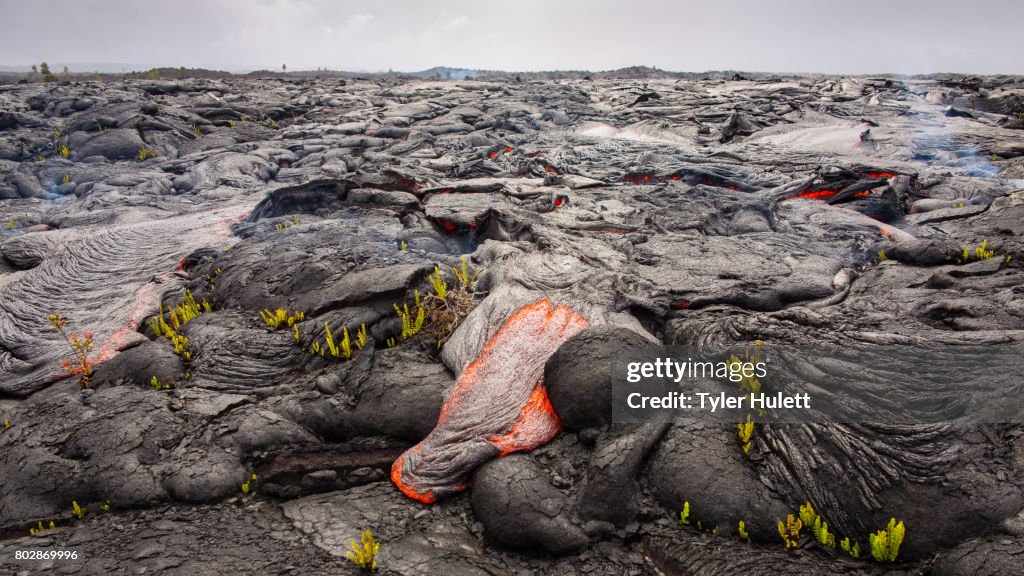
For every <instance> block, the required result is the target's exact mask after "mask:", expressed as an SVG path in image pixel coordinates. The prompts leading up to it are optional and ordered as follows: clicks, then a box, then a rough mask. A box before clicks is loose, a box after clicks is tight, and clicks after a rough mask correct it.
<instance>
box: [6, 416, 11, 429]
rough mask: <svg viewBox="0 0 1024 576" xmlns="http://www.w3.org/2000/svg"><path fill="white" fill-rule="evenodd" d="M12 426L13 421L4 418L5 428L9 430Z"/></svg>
mask: <svg viewBox="0 0 1024 576" xmlns="http://www.w3.org/2000/svg"><path fill="white" fill-rule="evenodd" d="M10 427H11V421H10V420H8V419H7V418H4V430H7V429H8V428H10Z"/></svg>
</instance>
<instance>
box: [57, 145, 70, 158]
mask: <svg viewBox="0 0 1024 576" xmlns="http://www.w3.org/2000/svg"><path fill="white" fill-rule="evenodd" d="M58 150H59V151H60V155H61V156H63V157H65V158H67V157H68V155H69V154H71V149H70V148H68V147H67V145H66V144H61V147H60V148H59V149H58Z"/></svg>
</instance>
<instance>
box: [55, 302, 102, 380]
mask: <svg viewBox="0 0 1024 576" xmlns="http://www.w3.org/2000/svg"><path fill="white" fill-rule="evenodd" d="M46 322H47V323H49V324H50V327H52V328H53V329H54V330H56V331H57V332H58V333H59V334H60V335H61V337H62V338H64V341H65V342H67V343H68V346H70V347H71V352H72V355H73V357H72V359H71V360H65V361H64V362H63V364H62V365H63V367H64V371H65V372H67V374H68V375H69V376H77V377H78V386H79V387H80V388H81V389H82V390H85V389H87V388H89V383H90V382H91V381H92V367H93V363H92V361H91V360H89V352H91V351H92V347H93V337H92V332H86V333H84V334H82V336H81V337H79V336H78V334H76V333H69V332H68V331H67V325H68V320H67V318H65V317H64V316H62V315H60V314H50V315H49V316H47V317H46Z"/></svg>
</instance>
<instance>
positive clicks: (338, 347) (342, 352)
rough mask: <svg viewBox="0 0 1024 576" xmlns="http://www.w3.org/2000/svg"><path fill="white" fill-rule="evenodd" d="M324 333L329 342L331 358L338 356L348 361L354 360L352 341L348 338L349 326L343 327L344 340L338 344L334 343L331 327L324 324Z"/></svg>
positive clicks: (328, 347) (328, 348)
mask: <svg viewBox="0 0 1024 576" xmlns="http://www.w3.org/2000/svg"><path fill="white" fill-rule="evenodd" d="M324 332H325V334H326V336H325V338H326V341H327V350H328V351H330V353H331V356H333V357H335V358H337V357H338V356H344V357H345V359H346V360H348V359H350V358H352V340H351V339H349V336H348V326H343V327H342V333H343V335H342V338H341V342H340V343H338V344H335V343H334V337H333V336H332V335H331V327H330V326H328V325H327V322H324Z"/></svg>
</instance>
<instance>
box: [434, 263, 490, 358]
mask: <svg viewBox="0 0 1024 576" xmlns="http://www.w3.org/2000/svg"><path fill="white" fill-rule="evenodd" d="M452 272H454V274H455V283H454V284H453V285H449V284H448V283H447V282H446V281H445V279H444V278H443V277H442V276H441V270H440V269H439V268H438V267H437V266H435V267H434V273H433V274H432V275H431V276H430V277H429V279H430V283H431V286H432V287H433V292H432V293H431V294H429V295H428V296H427V301H426V303H425V306H424V307H425V309H426V317H427V327H428V329H427V333H428V334H429V335H430V336H431V337H433V338H435V339H436V340H437V346H438V348H440V347H441V346H442V345H443V344H444V343H445V342H447V341H448V338H450V337H451V335H452V333H454V332H455V329H456V328H458V326H459V323H460V322H461V321H462V319H463V318H465V317H466V315H468V314H469V313H470V312H471V311H472V310H473V308H474V307H475V306H476V296H477V293H476V292H475V291H474V289H473V285H474V283H475V282H476V278H477V276H478V275H479V274H480V270H475V269H471V268H470V266H469V263H468V260H467V259H466V257H465V256H463V257H462V261H461V265H460V266H453V267H452Z"/></svg>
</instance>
